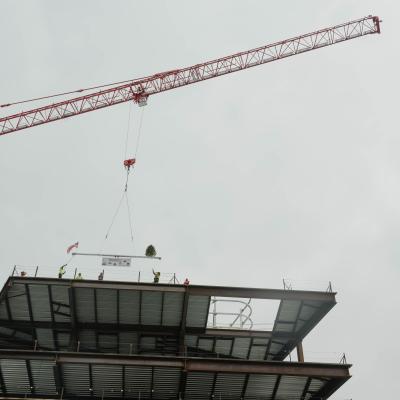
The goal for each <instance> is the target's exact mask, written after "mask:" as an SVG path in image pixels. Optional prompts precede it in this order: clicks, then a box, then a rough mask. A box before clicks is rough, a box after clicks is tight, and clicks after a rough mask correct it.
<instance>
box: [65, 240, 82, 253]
mask: <svg viewBox="0 0 400 400" xmlns="http://www.w3.org/2000/svg"><path fill="white" fill-rule="evenodd" d="M78 246H79V242H76V243H74V244H71V246H68V248H67V254H69V253H70V252H71V250H72V249H77V248H78Z"/></svg>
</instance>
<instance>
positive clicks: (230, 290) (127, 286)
mask: <svg viewBox="0 0 400 400" xmlns="http://www.w3.org/2000/svg"><path fill="white" fill-rule="evenodd" d="M9 281H10V282H18V283H21V282H24V283H27V284H57V285H66V286H69V287H70V286H72V287H74V288H102V289H124V290H143V291H148V290H151V291H160V292H163V291H164V292H180V293H184V292H185V291H188V292H189V294H192V295H199V296H216V297H234V298H254V299H267V300H268V299H269V300H303V301H307V300H309V301H322V302H328V303H331V302H333V303H335V302H336V301H335V295H336V292H332V293H330V292H323V291H320V292H318V291H307V290H304V291H303V290H284V289H262V288H243V287H227V286H203V285H189V286H184V285H174V284H163V283H158V284H153V283H144V282H141V283H136V282H129V283H128V282H118V281H115V282H114V281H97V280H80V281H77V280H67V279H57V278H21V277H16V276H15V277H10V278H9ZM5 288H6V286H5ZM3 290H4V288H3Z"/></svg>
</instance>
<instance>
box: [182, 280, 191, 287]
mask: <svg viewBox="0 0 400 400" xmlns="http://www.w3.org/2000/svg"><path fill="white" fill-rule="evenodd" d="M189 283H190V282H189V279H188V278H186V279H185V282H183V284H184V285H185V286H189Z"/></svg>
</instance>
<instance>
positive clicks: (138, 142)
mask: <svg viewBox="0 0 400 400" xmlns="http://www.w3.org/2000/svg"><path fill="white" fill-rule="evenodd" d="M143 114H144V108H142V111H141V113H140V120H139V131H138V136H137V139H136V149H135V158H136V156H137V153H138V151H139V144H140V137H141V133H142V124H143Z"/></svg>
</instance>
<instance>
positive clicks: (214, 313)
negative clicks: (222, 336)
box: [212, 297, 217, 328]
mask: <svg viewBox="0 0 400 400" xmlns="http://www.w3.org/2000/svg"><path fill="white" fill-rule="evenodd" d="M212 302H213V328H216V327H217V299H216V298H215V297H214V298H213V300H212Z"/></svg>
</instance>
